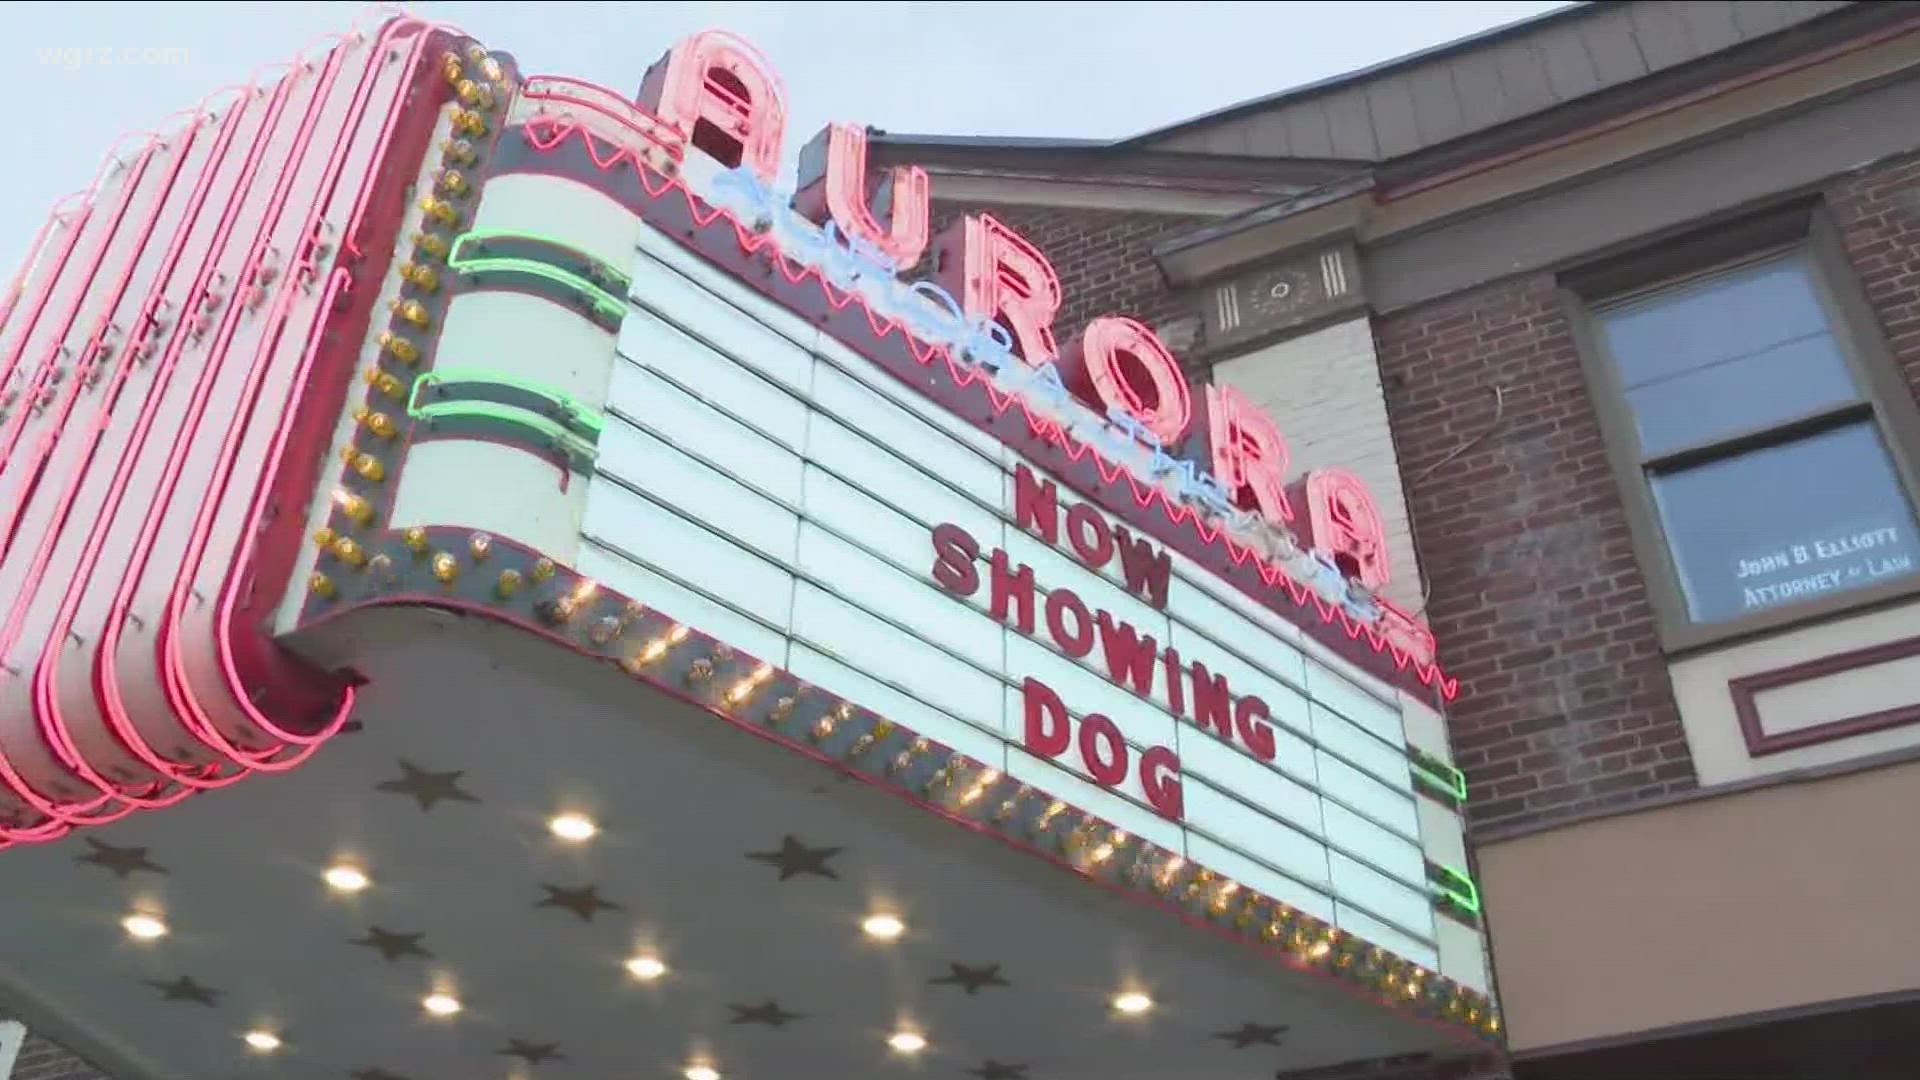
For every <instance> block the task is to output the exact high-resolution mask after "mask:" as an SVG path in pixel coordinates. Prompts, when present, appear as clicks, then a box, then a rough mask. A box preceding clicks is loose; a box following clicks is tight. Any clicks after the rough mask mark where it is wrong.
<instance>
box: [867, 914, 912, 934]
mask: <svg viewBox="0 0 1920 1080" xmlns="http://www.w3.org/2000/svg"><path fill="white" fill-rule="evenodd" d="M860 929H862V930H865V931H866V932H867V936H868V937H870V938H874V939H877V940H879V941H892V940H894V939H895V938H897V937H899V936H900V935H901V934H903V933H905V932H906V929H907V924H906V923H903V922H901V921H900V917H899V916H898V915H890V914H888V913H886V912H884V911H883V912H879V913H876V914H873V915H869V916H867V917H866V918H865V919H863V920H861V922H860Z"/></svg>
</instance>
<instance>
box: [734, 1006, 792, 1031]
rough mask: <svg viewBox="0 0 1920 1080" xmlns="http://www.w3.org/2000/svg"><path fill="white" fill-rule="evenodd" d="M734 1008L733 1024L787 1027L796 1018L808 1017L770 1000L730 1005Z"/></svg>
mask: <svg viewBox="0 0 1920 1080" xmlns="http://www.w3.org/2000/svg"><path fill="white" fill-rule="evenodd" d="M727 1008H729V1009H732V1010H733V1019H732V1020H730V1021H728V1023H732V1024H765V1025H767V1026H768V1027H785V1026H786V1025H787V1024H789V1023H791V1022H793V1021H795V1020H804V1019H806V1014H805V1013H795V1012H788V1011H786V1010H785V1009H782V1008H781V1007H780V1006H779V1004H777V1003H776V1002H773V1001H768V1002H767V1003H766V1004H764V1005H729V1006H727Z"/></svg>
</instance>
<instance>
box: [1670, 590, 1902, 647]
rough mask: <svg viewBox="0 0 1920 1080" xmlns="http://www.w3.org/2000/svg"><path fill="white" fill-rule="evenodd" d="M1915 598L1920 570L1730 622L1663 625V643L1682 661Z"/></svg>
mask: <svg viewBox="0 0 1920 1080" xmlns="http://www.w3.org/2000/svg"><path fill="white" fill-rule="evenodd" d="M1915 598H1920V572H1917V573H1913V574H1909V575H1907V576H1906V577H1903V578H1900V579H1898V580H1895V581H1889V582H1886V583H1885V584H1881V585H1872V586H1868V587H1866V588H1863V589H1852V590H1849V591H1847V592H1843V593H1836V594H1834V595H1832V596H1824V597H1821V598H1819V599H1817V600H1808V601H1805V602H1804V603H1798V604H1788V605H1783V606H1781V607H1778V608H1773V609H1771V610H1768V611H1761V612H1756V613H1754V614H1752V615H1748V616H1745V617H1743V618H1739V619H1734V620H1731V621H1728V622H1723V623H1704V624H1703V623H1684V624H1681V625H1678V626H1670V625H1663V626H1662V627H1661V628H1660V646H1661V649H1662V651H1664V652H1665V653H1666V655H1667V659H1669V660H1682V659H1685V658H1687V657H1690V656H1698V655H1700V654H1702V653H1708V652H1712V651H1714V650H1716V649H1723V648H1727V647H1729V646H1732V645H1738V644H1742V643H1744V642H1748V641H1752V640H1755V639H1757V638H1763V637H1773V636H1776V635H1780V634H1785V633H1789V632H1792V631H1795V630H1802V629H1807V628H1810V627H1814V626H1819V625H1821V624H1823V623H1829V622H1836V621H1839V620H1841V619H1846V618H1850V617H1852V616H1855V615H1866V614H1869V613H1871V612H1873V611H1877V610H1879V609H1881V608H1885V607H1891V606H1893V605H1895V604H1898V603H1900V602H1902V601H1905V600H1911V599H1915Z"/></svg>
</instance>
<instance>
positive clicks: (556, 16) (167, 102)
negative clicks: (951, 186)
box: [0, 0, 1565, 280]
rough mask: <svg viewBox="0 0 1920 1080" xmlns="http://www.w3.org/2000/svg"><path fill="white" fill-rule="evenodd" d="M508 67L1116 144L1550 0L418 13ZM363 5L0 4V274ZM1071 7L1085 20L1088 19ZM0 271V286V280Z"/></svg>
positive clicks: (549, 0)
mask: <svg viewBox="0 0 1920 1080" xmlns="http://www.w3.org/2000/svg"><path fill="white" fill-rule="evenodd" d="M408 6H409V7H410V8H411V10H413V11H415V12H417V13H419V14H422V15H426V16H430V17H432V18H435V19H438V20H440V21H443V22H449V23H452V24H454V25H456V26H459V27H460V28H462V29H464V30H465V31H467V32H468V33H470V34H472V35H474V36H475V37H476V38H478V39H479V40H480V41H482V42H484V43H486V44H487V45H488V46H490V47H492V48H495V49H503V50H505V51H508V52H511V53H513V54H514V56H515V57H517V58H518V59H519V61H520V67H521V70H522V71H523V72H527V73H546V74H565V75H572V76H576V77H579V78H585V79H588V80H591V81H594V82H598V83H601V84H603V85H606V86H610V87H616V88H619V89H622V90H627V91H629V92H631V91H633V90H637V89H638V87H639V84H640V76H641V74H642V73H643V72H645V71H646V69H647V67H648V65H650V64H651V63H652V62H653V61H654V60H656V59H658V58H659V56H660V55H661V54H662V53H663V52H665V51H666V50H667V48H668V47H670V46H671V45H672V44H673V43H674V42H675V41H676V40H678V39H679V38H681V37H683V36H684V35H686V34H689V33H691V32H693V31H696V30H700V29H705V28H708V27H719V28H723V29H727V30H731V31H733V32H735V33H737V34H740V35H742V36H744V37H746V38H747V39H748V40H749V41H751V42H753V43H754V44H755V45H756V46H758V47H759V48H760V50H761V51H762V52H764V53H765V54H766V55H767V57H768V59H769V60H770V61H771V62H772V64H773V66H774V69H775V70H776V71H777V72H778V73H779V74H780V78H781V81H782V83H783V84H784V85H785V87H786V92H787V107H788V126H787V138H786V157H787V162H788V171H789V173H790V172H791V168H792V162H793V158H794V156H795V155H796V154H797V153H798V152H799V148H800V146H801V145H802V144H804V143H805V142H806V141H807V139H808V138H810V137H811V136H812V134H813V133H814V132H816V131H818V130H819V129H820V127H821V126H822V125H824V124H826V123H827V122H829V121H834V120H846V121H853V122H856V123H861V124H871V125H873V126H875V127H879V128H884V129H886V130H888V131H894V132H913V133H918V134H940V135H1025V136H1055V137H1074V138H1118V137H1121V136H1125V135H1131V134H1135V133H1138V132H1141V131H1146V130H1150V129H1153V128H1156V127H1160V126H1163V125H1166V124H1170V123H1173V122H1176V121H1179V120H1184V119H1188V118H1190V117H1193V116H1197V115H1199V114H1201V113H1206V112H1211V111H1213V110H1215V109H1219V108H1222V107H1224V106H1227V105H1231V104H1234V103H1236V102H1240V101H1244V100H1247V99H1249V98H1255V97H1261V96H1264V95H1267V94H1272V93H1276V92H1278V91H1281V90H1284V89H1287V88H1288V87H1292V86H1298V85H1301V84H1303V83H1308V82H1313V81H1315V80H1318V79H1323V78H1326V77H1329V76H1333V75H1338V74H1341V73H1343V72H1347V71H1352V70H1354V69H1356V68H1361V67H1365V66H1367V65H1370V64H1374V63H1378V62H1380V61H1382V60H1387V59H1391V58H1393V57H1396V56H1401V55H1404V54H1406V53H1410V52H1414V51H1417V50H1420V49H1424V48H1427V47H1429V46H1432V45H1437V44H1440V43H1442V42H1446V41H1450V40H1453V39H1455V38H1458V37H1463V36H1466V35H1468V34H1473V33H1476V32H1479V31H1481V30H1485V29H1488V28H1490V27H1494V26H1499V25H1502V24H1505V23H1509V22H1513V21H1515V20H1518V19H1524V18H1527V17H1529V16H1531V15H1535V14H1538V13H1540V12H1542V11H1547V10H1551V9H1553V8H1556V7H1562V6H1565V5H1564V4H1563V3H1561V2H1559V0H1553V2H1544V3H1543V2H1532V3H1520V2H1500V3H1493V2H1482V0H1452V2H1427V3H1387V2H1369V3H1360V2H1351V0H1350V2H1346V3H1338V2H1335V3H1308V2H1296V3H1224V2H1207V3H1201V2H1189V3H1185V4H1179V3H1169V2H1161V3H1127V2H1111V0H1109V2H1105V3H1099V4H1095V3H1090V2H1085V0H1083V2H1081V3H1042V2H1031V0H1029V2H1019V3H984V2H983V3H905V2H901V3H856V2H841V3H704V4H701V3H561V2H554V0H534V2H527V3H498V2H496V3H455V2H438V3H416V4H412V5H408ZM368 10H369V7H368V5H366V4H364V3H319V2H308V3H297V2H283V3H207V2H200V3H138V4H122V3H62V4H24V3H7V4H3V5H0V100H6V101H12V102H14V103H15V105H14V108H15V112H14V119H13V123H14V125H15V134H14V137H13V138H12V139H10V140H8V144H9V145H8V153H7V155H6V158H7V159H8V160H5V162H4V165H5V167H4V168H0V275H8V276H10V273H11V268H12V266H13V265H15V264H16V263H17V262H18V260H19V258H20V257H21V255H22V254H23V253H24V252H25V250H26V247H27V244H28V243H29V242H30V240H31V238H32V236H33V233H34V230H35V229H37V228H38V227H39V225H40V223H41V221H42V220H43V219H44V218H45V216H46V211H47V208H48V207H49V206H51V205H52V204H53V202H54V201H55V200H56V199H58V198H59V197H60V196H62V195H64V194H66V193H68V192H70V191H73V190H75V189H76V188H80V187H82V186H84V185H85V184H86V182H87V180H88V178H89V177H90V176H91V175H92V174H93V171H94V169H95V167H96V166H97V165H98V163H99V161H100V159H101V155H102V154H103V153H105V151H106V150H107V148H108V147H109V146H110V145H112V144H113V142H114V141H115V140H116V139H118V138H119V137H120V136H122V135H123V134H126V133H128V132H131V131H139V130H143V129H146V128H149V127H152V126H153V125H156V124H160V123H162V122H163V121H164V120H165V119H166V118H167V117H168V116H169V115H170V114H172V113H173V112H175V111H176V110H179V109H183V108H187V107H189V106H191V105H192V104H193V103H194V102H195V101H197V100H199V99H200V98H201V97H202V96H204V95H205V94H206V93H207V92H209V91H211V90H214V89H217V88H219V87H221V86H223V85H227V84H230V83H238V82H243V81H245V79H246V77H247V75H248V73H249V72H250V71H251V70H252V69H253V68H254V67H256V66H258V65H260V64H263V63H267V62H272V61H278V60H284V59H286V58H288V57H290V56H291V55H292V54H293V53H294V52H295V51H297V50H298V49H300V48H301V47H302V46H303V45H305V44H306V43H308V42H310V41H312V40H314V39H315V38H317V37H319V36H321V35H323V34H326V33H330V32H334V31H338V30H342V29H345V28H346V27H347V26H349V25H350V24H351V23H352V22H353V21H354V19H355V18H356V17H357V16H360V15H362V14H363V13H365V12H367V11H368ZM1089 14H1092V15H1094V17H1092V18H1089V17H1088V16H1089ZM0 280H3V279H0Z"/></svg>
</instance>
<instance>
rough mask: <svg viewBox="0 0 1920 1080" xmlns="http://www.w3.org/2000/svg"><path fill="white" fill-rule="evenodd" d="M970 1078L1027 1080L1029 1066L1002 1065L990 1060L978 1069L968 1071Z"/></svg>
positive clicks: (981, 1079) (982, 1079)
mask: <svg viewBox="0 0 1920 1080" xmlns="http://www.w3.org/2000/svg"><path fill="white" fill-rule="evenodd" d="M967 1075H968V1076H977V1077H979V1078H980V1080H1027V1066H1025V1065H1002V1064H1000V1063H999V1062H997V1061H995V1060H993V1059H992V1058H988V1059H987V1060H986V1061H985V1062H983V1063H982V1064H981V1066H980V1067H979V1068H977V1069H968V1070H967Z"/></svg>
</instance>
